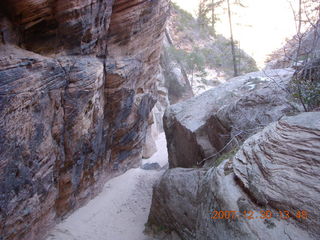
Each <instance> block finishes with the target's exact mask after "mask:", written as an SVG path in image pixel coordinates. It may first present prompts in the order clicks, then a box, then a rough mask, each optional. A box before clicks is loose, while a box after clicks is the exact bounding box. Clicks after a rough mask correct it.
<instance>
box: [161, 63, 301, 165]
mask: <svg viewBox="0 0 320 240" xmlns="http://www.w3.org/2000/svg"><path fill="white" fill-rule="evenodd" d="M292 74H293V70H290V69H283V70H270V71H268V72H257V73H250V74H247V75H245V76H242V77H237V78H234V79H231V80H230V81H229V82H227V83H225V84H222V85H220V86H218V87H216V88H214V89H212V90H209V91H207V92H205V93H203V94H202V95H200V96H197V97H195V98H192V99H189V100H187V101H185V102H182V103H178V104H175V105H173V106H170V107H169V108H168V109H167V111H166V113H165V115H164V128H165V132H166V137H167V142H168V152H169V164H170V167H171V168H174V167H193V166H198V165H202V164H203V163H204V162H205V160H209V159H210V158H211V160H214V159H215V158H218V157H219V153H221V152H227V151H230V150H231V149H233V148H234V147H235V146H236V145H238V144H237V143H238V142H237V141H240V142H241V141H243V140H245V139H246V138H248V137H249V136H251V135H252V134H254V133H256V132H257V131H259V130H261V129H262V128H263V127H265V126H266V125H268V124H269V123H271V122H274V121H277V120H278V119H280V118H281V117H282V116H284V115H287V114H290V113H292V112H296V111H297V109H298V108H299V106H298V105H297V104H295V103H293V101H292V100H291V95H290V94H289V93H288V92H287V88H288V86H287V85H288V83H289V81H290V79H291V76H292Z"/></svg>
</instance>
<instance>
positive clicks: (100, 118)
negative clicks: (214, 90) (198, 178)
mask: <svg viewBox="0 0 320 240" xmlns="http://www.w3.org/2000/svg"><path fill="white" fill-rule="evenodd" d="M167 11H168V1H167V0H156V1H145V0H133V1H132V0H130V1H129V0H115V1H113V0H103V1H87V0H76V1H58V0H54V1H45V0H43V1H35V0H28V1H13V0H6V1H2V2H1V11H0V52H1V56H0V102H1V104H0V116H1V117H0V236H1V237H0V239H1V240H13V239H19V240H20V239H21V240H23V239H27V240H32V239H41V238H42V237H43V236H44V234H45V233H46V231H47V229H48V228H50V227H51V226H52V225H53V224H54V222H55V221H56V220H58V219H60V218H62V217H64V216H66V215H68V214H69V213H70V212H71V211H73V210H74V209H76V208H77V207H79V206H81V205H83V204H84V203H85V202H87V201H88V200H89V199H90V198H92V197H93V196H95V195H96V194H97V193H98V192H99V191H100V189H101V186H102V184H103V183H104V182H105V181H106V180H107V179H109V178H111V177H112V176H114V175H115V174H119V173H121V172H123V171H125V170H127V169H128V168H130V167H132V166H135V165H137V164H138V163H139V161H140V159H141V155H142V146H143V144H144V141H145V136H146V132H147V128H148V124H149V122H148V119H149V115H150V112H151V109H152V108H153V106H154V104H155V102H156V95H157V93H156V88H155V85H156V76H157V75H158V73H159V68H158V66H159V60H160V51H161V46H162V41H163V33H164V28H165V22H166V18H167Z"/></svg>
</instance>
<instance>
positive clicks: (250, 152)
mask: <svg viewBox="0 0 320 240" xmlns="http://www.w3.org/2000/svg"><path fill="white" fill-rule="evenodd" d="M319 144H320V113H319V112H314V113H303V114H300V115H298V116H295V117H285V118H283V119H281V120H280V121H278V122H276V123H272V124H270V125H269V126H267V127H266V128H265V129H264V130H263V131H262V132H259V133H258V134H256V135H254V136H252V137H250V138H249V139H248V140H247V141H246V142H245V143H244V145H243V146H242V147H241V149H240V150H239V151H238V153H237V154H236V155H235V156H234V157H233V158H232V159H230V160H226V161H224V162H223V163H222V164H220V165H219V166H218V167H217V168H216V167H213V168H211V169H209V170H208V171H206V172H204V173H202V174H200V175H199V172H201V171H202V170H201V169H188V170H185V169H179V168H177V169H170V170H168V171H167V172H166V173H165V175H164V176H163V178H162V179H161V180H160V181H159V183H158V184H156V185H155V187H154V190H153V191H154V197H153V202H152V207H151V212H150V216H149V223H150V224H156V225H158V226H165V227H166V228H168V229H169V230H173V231H176V232H177V233H178V234H179V235H180V237H182V238H183V239H197V240H198V239H199V240H208V239H219V240H227V239H241V240H242V239H243V240H247V239H319V237H320V231H319V229H320V228H319V216H318V208H319V199H320V198H319V194H320V189H319V186H320V184H319V183H320V180H319V179H320V178H319V172H320V171H319V170H320V169H319V168H320V157H319V156H320V155H319V149H320V148H319ZM181 179H183V180H181ZM195 210H196V213H195ZM267 210H268V211H271V212H272V213H273V216H272V218H270V219H263V218H260V217H261V216H262V215H261V212H260V211H267ZM303 210H305V211H307V212H308V217H307V218H306V219H301V218H298V217H296V216H298V215H297V213H298V212H299V211H303ZM213 211H237V215H238V216H240V215H241V214H243V212H244V211H253V212H254V215H253V216H254V217H255V218H254V219H251V220H248V219H245V218H235V219H213V216H214V215H213V214H212V212H213ZM279 211H282V212H283V213H284V211H289V214H290V216H291V217H290V218H288V219H280V216H279ZM183 213H184V215H183ZM256 217H257V218H256Z"/></svg>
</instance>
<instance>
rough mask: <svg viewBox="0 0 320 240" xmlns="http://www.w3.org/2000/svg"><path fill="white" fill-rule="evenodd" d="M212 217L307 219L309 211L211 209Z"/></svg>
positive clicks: (227, 218)
mask: <svg viewBox="0 0 320 240" xmlns="http://www.w3.org/2000/svg"><path fill="white" fill-rule="evenodd" d="M210 217H211V219H213V220H235V219H246V220H258V219H261V220H264V219H272V218H277V219H280V220H288V219H291V218H294V219H301V220H306V219H308V212H307V211H305V210H301V211H296V212H294V213H292V212H290V211H284V210H278V211H275V212H272V211H270V210H260V211H243V212H240V211H221V210H214V211H210Z"/></svg>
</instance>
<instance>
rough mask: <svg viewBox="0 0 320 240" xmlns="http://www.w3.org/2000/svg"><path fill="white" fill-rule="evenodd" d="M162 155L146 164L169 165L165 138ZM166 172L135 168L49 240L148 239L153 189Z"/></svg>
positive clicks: (161, 138) (161, 141) (159, 142)
mask: <svg viewBox="0 0 320 240" xmlns="http://www.w3.org/2000/svg"><path fill="white" fill-rule="evenodd" d="M157 149H158V152H157V153H156V154H155V155H153V156H152V157H151V158H150V159H147V160H143V161H142V163H143V164H145V163H154V162H157V163H159V164H160V166H161V167H163V166H165V165H166V164H167V162H168V153H167V147H166V140H165V135H164V134H160V135H159V138H158V140H157ZM163 172H164V170H161V171H156V170H150V171H146V170H143V169H141V168H136V169H131V170H129V171H127V172H126V173H125V174H123V175H121V176H119V177H116V178H114V179H112V180H110V181H109V182H107V183H106V184H105V186H104V187H103V190H102V192H101V193H100V194H99V195H98V196H97V197H95V198H94V199H92V200H91V201H90V202H89V203H88V204H87V205H85V206H84V207H82V208H80V209H78V210H76V211H75V212H74V213H73V214H71V215H70V216H69V217H68V218H66V219H65V220H64V221H62V222H61V223H60V224H58V225H57V226H56V227H55V228H54V229H53V230H52V231H51V232H50V233H49V235H48V238H47V240H147V239H151V238H149V237H148V236H146V235H145V234H144V233H143V231H144V228H145V223H146V222H147V219H148V214H149V210H150V206H151V199H152V186H153V184H154V182H155V181H156V180H157V179H159V178H160V176H161V175H162V174H163Z"/></svg>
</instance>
